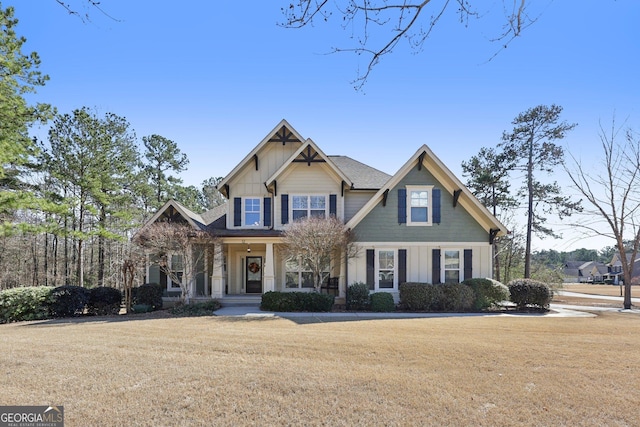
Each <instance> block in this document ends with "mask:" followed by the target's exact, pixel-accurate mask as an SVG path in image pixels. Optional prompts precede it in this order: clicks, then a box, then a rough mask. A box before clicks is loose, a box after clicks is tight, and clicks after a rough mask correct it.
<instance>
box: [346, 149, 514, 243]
mask: <svg viewBox="0 0 640 427" xmlns="http://www.w3.org/2000/svg"><path fill="white" fill-rule="evenodd" d="M423 154H424V156H423ZM419 158H421V159H422V161H420V164H421V165H422V164H425V165H428V167H429V172H430V173H431V174H432V175H433V176H434V178H435V179H436V180H437V181H438V185H439V186H440V187H441V189H442V190H445V191H447V192H449V193H450V194H453V192H454V191H455V190H457V189H461V190H462V193H461V194H460V196H459V198H458V203H459V204H460V205H461V206H462V207H463V208H464V209H465V210H466V211H467V212H469V214H470V215H471V216H472V217H473V218H474V219H475V220H476V221H478V224H480V225H481V226H482V227H483V228H484V229H485V230H486V231H487V233H489V230H491V229H492V228H494V229H498V230H499V232H498V234H497V235H504V234H506V233H507V229H506V227H505V226H504V225H502V223H501V222H500V221H498V219H497V218H496V217H495V216H493V215H492V214H491V212H489V211H488V210H487V208H486V207H484V206H483V205H482V203H480V201H479V200H478V199H477V198H476V197H475V196H474V195H473V194H472V193H471V192H470V191H469V190H468V189H467V188H466V187H465V186H464V184H463V183H462V182H461V181H460V180H459V179H458V178H456V176H455V175H454V174H453V173H452V172H451V171H450V170H449V169H448V168H447V167H446V166H445V165H444V164H443V163H442V161H440V159H438V157H436V155H435V154H433V152H432V151H431V149H430V148H429V147H427V146H426V145H423V146H422V147H420V148H419V149H418V150H417V151H416V152H415V154H414V155H413V156H411V158H409V160H408V161H407V162H406V163H405V164H404V165H403V166H402V167H401V168H400V169H399V170H398V172H396V173H395V175H393V176H392V177H391V178H390V179H389V181H387V183H386V184H385V185H384V186H383V187H382V188H381V189H379V190H378V192H377V193H376V194H375V195H374V196H373V197H372V198H371V199H370V200H369V201H368V202H367V203H365V205H364V206H363V207H362V208H361V209H360V210H359V211H358V212H357V213H356V214H355V215H354V216H353V217H352V218H351V219H350V220H349V221H348V222H347V224H346V226H347V227H348V228H351V229H353V228H355V227H356V226H357V225H358V224H359V223H360V221H362V220H363V219H364V218H365V217H366V216H367V215H368V214H369V213H370V212H371V211H372V210H373V209H374V208H375V207H376V206H377V205H378V204H379V203H380V202H381V201H382V200H383V197H384V193H385V192H386V191H388V190H392V189H394V188H396V187H397V186H398V185H399V184H400V182H401V181H402V179H404V177H405V176H406V175H407V174H408V173H409V172H410V171H411V170H412V168H413V167H414V166H415V164H416V163H415V162H416V161H417V160H418V159H419ZM434 222H435V221H434Z"/></svg>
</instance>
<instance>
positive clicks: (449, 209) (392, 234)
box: [354, 167, 489, 242]
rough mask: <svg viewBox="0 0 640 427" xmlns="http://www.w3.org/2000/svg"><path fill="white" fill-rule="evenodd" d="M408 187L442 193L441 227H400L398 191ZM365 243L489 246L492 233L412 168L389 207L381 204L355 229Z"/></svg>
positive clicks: (432, 180)
mask: <svg viewBox="0 0 640 427" xmlns="http://www.w3.org/2000/svg"><path fill="white" fill-rule="evenodd" d="M406 185H433V186H434V187H435V188H440V189H442V191H441V204H440V212H441V218H442V219H441V221H442V222H441V223H440V224H433V225H431V226H425V227H421V226H409V227H408V226H407V225H406V224H398V191H397V190H398V188H404V187H405V186H406ZM354 231H355V234H356V239H357V240H358V241H361V242H488V241H489V233H488V232H487V231H485V230H484V229H483V228H482V227H481V226H480V224H478V222H477V221H476V220H475V219H474V218H473V217H472V216H471V215H470V214H469V213H468V212H467V211H466V210H465V209H464V208H463V207H462V206H461V205H460V204H458V206H457V207H455V208H454V207H453V195H451V194H449V192H448V191H447V190H445V189H444V188H443V187H442V186H441V185H440V183H439V182H437V181H436V179H435V178H434V177H433V175H432V174H431V173H430V172H429V171H428V170H426V168H424V167H423V168H422V170H418V168H417V167H415V168H412V169H411V171H410V172H409V173H407V175H406V176H405V177H404V179H403V180H402V181H401V182H400V183H399V184H398V185H397V186H396V187H394V188H393V189H391V190H390V191H389V195H388V197H387V205H386V206H384V207H383V206H382V202H380V203H378V205H377V206H376V207H374V208H373V209H372V210H371V212H369V214H368V215H367V216H366V217H365V218H363V220H362V221H360V223H359V224H358V225H357V226H356V227H355V229H354Z"/></svg>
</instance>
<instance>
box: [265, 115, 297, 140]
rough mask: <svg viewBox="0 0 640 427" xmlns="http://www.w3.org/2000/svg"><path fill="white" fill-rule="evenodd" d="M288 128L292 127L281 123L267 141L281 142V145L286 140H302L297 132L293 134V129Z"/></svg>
mask: <svg viewBox="0 0 640 427" xmlns="http://www.w3.org/2000/svg"><path fill="white" fill-rule="evenodd" d="M283 121H284V120H283ZM281 123H282V122H281ZM289 129H293V128H291V127H287V125H285V124H283V125H282V127H281V128H280V129H279V130H278V131H277V132H275V133H274V134H273V136H272V137H271V138H269V140H268V141H267V142H282V145H285V144H286V143H287V142H302V141H301V140H300V137H299V136H297V132H296V133H295V134H294V132H295V131H293V132H292V131H290V130H289Z"/></svg>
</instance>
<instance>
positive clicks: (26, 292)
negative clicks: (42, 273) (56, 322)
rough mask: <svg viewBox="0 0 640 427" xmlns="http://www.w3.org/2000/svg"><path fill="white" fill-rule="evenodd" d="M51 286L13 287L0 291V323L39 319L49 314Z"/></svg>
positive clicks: (47, 316)
mask: <svg viewBox="0 0 640 427" xmlns="http://www.w3.org/2000/svg"><path fill="white" fill-rule="evenodd" d="M52 291H53V287H51V286H36V287H27V288H13V289H7V290H4V291H1V292H0V323H7V322H19V321H22V320H41V319H47V318H49V316H50V312H49V304H50V303H51V301H52V296H51V292H52Z"/></svg>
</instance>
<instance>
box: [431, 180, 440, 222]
mask: <svg viewBox="0 0 640 427" xmlns="http://www.w3.org/2000/svg"><path fill="white" fill-rule="evenodd" d="M431 198H432V199H433V212H432V217H431V221H432V222H433V223H434V224H440V189H439V188H434V189H433V190H432V191H431Z"/></svg>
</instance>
